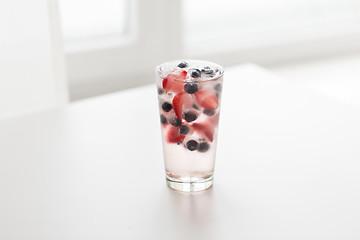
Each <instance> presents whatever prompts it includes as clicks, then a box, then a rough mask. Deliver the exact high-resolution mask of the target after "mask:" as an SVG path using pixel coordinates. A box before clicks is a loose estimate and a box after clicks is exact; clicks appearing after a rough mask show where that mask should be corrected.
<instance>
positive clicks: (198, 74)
mask: <svg viewBox="0 0 360 240" xmlns="http://www.w3.org/2000/svg"><path fill="white" fill-rule="evenodd" d="M190 76H191V77H192V78H199V77H201V72H200V70H199V69H197V68H192V69H190Z"/></svg>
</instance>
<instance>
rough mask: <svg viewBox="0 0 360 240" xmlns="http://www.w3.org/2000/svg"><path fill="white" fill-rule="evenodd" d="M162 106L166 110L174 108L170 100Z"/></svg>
mask: <svg viewBox="0 0 360 240" xmlns="http://www.w3.org/2000/svg"><path fill="white" fill-rule="evenodd" d="M161 107H162V109H163V110H164V111H165V112H170V110H171V109H172V108H173V106H172V105H171V103H168V102H164V103H163V105H162V106H161Z"/></svg>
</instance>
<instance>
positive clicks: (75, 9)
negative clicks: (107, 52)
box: [59, 0, 130, 49]
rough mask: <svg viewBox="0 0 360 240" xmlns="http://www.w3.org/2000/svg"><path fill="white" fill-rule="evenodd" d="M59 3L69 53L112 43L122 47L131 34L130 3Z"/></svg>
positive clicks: (86, 0) (82, 0)
mask: <svg viewBox="0 0 360 240" xmlns="http://www.w3.org/2000/svg"><path fill="white" fill-rule="evenodd" d="M59 3H60V13H61V19H62V29H63V38H64V40H65V47H66V49H74V48H79V47H80V49H81V46H83V47H85V48H97V47H99V44H100V46H104V45H107V44H109V42H110V40H112V41H113V42H114V43H115V42H117V44H119V42H120V40H121V38H123V37H124V36H126V35H128V34H129V25H130V18H129V16H128V13H129V11H128V7H129V6H128V5H129V4H128V0H101V1H99V0H59ZM101 43H102V44H101ZM115 45H116V44H115Z"/></svg>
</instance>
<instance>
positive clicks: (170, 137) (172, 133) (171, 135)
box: [166, 126, 185, 143]
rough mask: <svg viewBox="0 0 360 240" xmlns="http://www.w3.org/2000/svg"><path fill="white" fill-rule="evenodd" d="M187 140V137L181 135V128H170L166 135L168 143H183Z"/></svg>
mask: <svg viewBox="0 0 360 240" xmlns="http://www.w3.org/2000/svg"><path fill="white" fill-rule="evenodd" d="M184 138H185V135H181V134H180V133H179V128H177V127H173V126H169V129H168V131H167V133H166V140H167V142H168V143H178V142H181V141H183V140H184Z"/></svg>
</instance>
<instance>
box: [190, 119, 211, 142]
mask: <svg viewBox="0 0 360 240" xmlns="http://www.w3.org/2000/svg"><path fill="white" fill-rule="evenodd" d="M191 126H192V127H193V128H194V130H195V131H196V132H198V133H199V134H201V135H202V136H204V137H206V138H207V139H209V141H210V142H212V141H213V140H214V133H215V130H214V126H213V125H212V124H211V123H209V122H201V123H193V124H192V125H191Z"/></svg>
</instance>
